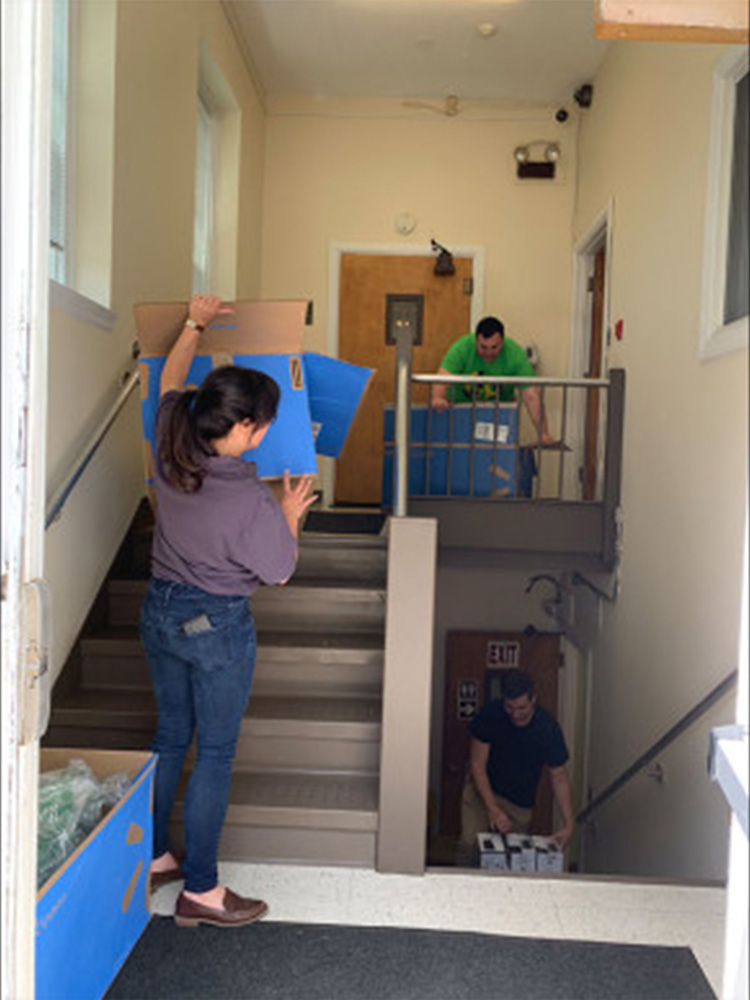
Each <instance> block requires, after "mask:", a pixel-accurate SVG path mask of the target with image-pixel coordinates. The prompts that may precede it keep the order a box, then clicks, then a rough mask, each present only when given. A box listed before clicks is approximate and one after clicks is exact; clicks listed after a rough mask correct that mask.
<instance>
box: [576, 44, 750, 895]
mask: <svg viewBox="0 0 750 1000" xmlns="http://www.w3.org/2000/svg"><path fill="white" fill-rule="evenodd" d="M725 51H726V50H725V48H724V47H719V46H716V47H714V46H697V45H685V44H671V45H670V44H650V43H647V44H642V43H634V42H624V43H618V44H616V45H615V46H614V47H613V48H612V50H611V52H610V53H609V55H608V57H607V58H606V60H605V63H604V64H603V66H602V68H601V70H600V72H599V74H598V75H597V78H596V80H595V90H594V102H593V106H592V108H591V110H590V111H589V112H588V113H587V117H586V120H585V123H584V124H583V126H582V135H581V147H580V163H581V169H580V181H579V202H578V206H577V210H576V214H575V219H574V229H575V236H576V238H577V237H578V236H579V235H580V234H582V233H584V232H586V230H587V229H588V228H589V226H590V225H591V223H592V221H593V220H594V219H595V218H596V216H597V215H598V214H599V213H600V212H601V211H602V209H603V208H604V207H605V206H606V204H607V201H608V200H609V199H610V198H613V199H614V206H615V207H614V227H613V251H612V262H611V266H612V280H611V316H610V319H611V320H612V321H613V322H614V321H616V320H618V319H622V320H623V321H624V337H623V340H622V342H621V343H617V342H614V345H613V347H612V350H611V351H610V355H609V362H610V364H611V365H613V366H622V367H624V368H625V369H626V371H627V380H628V381H627V393H626V413H625V454H624V472H623V511H624V519H625V520H624V558H623V564H622V586H621V592H620V597H619V599H618V600H617V602H616V603H615V604H614V605H606V606H605V608H604V616H603V628H602V631H601V634H600V635H599V636H598V637H597V638H596V641H595V644H594V651H593V693H594V695H593V716H592V742H591V753H590V784H591V785H592V786H593V788H594V790H595V791H600V790H601V789H602V788H603V786H604V785H605V784H606V783H607V782H609V781H610V780H612V779H613V778H614V777H616V775H617V774H618V773H619V771H621V770H622V769H624V768H625V767H626V766H627V765H629V764H630V763H631V762H632V761H633V760H634V759H635V758H637V757H638V756H639V755H640V754H641V753H642V752H644V751H645V750H646V749H647V748H648V747H649V745H650V744H651V743H652V742H654V741H655V740H656V739H658V738H659V737H660V736H661V735H662V734H663V732H664V731H665V730H666V729H668V728H669V726H671V725H672V724H673V723H675V722H676V721H677V720H678V719H679V718H680V716H681V715H682V714H683V713H685V712H686V711H688V710H689V709H690V708H692V706H693V705H694V704H695V703H696V702H697V701H698V700H699V699H700V698H702V697H703V696H704V695H705V694H707V693H708V691H709V690H710V689H711V688H712V687H713V686H714V685H715V684H716V683H718V681H719V680H721V679H722V678H723V677H724V676H725V675H726V674H727V673H729V671H730V670H731V669H733V668H734V667H735V666H736V665H737V651H738V627H739V615H740V578H741V554H742V538H743V527H744V512H745V505H746V502H747V499H746V498H747V443H748V442H747V361H748V359H747V351H742V352H737V353H734V354H732V355H729V356H725V357H722V358H719V359H717V360H715V361H711V362H709V363H701V362H699V360H698V342H699V329H698V324H699V317H700V304H701V303H700V292H701V279H702V266H703V229H704V211H705V208H704V206H705V199H706V178H707V167H708V136H709V119H710V108H711V93H712V71H713V67H714V65H715V63H716V61H717V60H718V59H719V58H720V57H721V56H722V55H723V54H724V52H725ZM732 701H733V700H732V698H727V699H725V701H724V702H723V703H722V704H720V705H719V706H717V707H716V709H715V710H714V711H713V712H712V713H711V715H710V716H709V717H708V718H707V719H706V720H705V721H704V722H703V723H702V724H701V725H700V727H699V729H697V730H696V731H695V732H694V733H693V734H691V735H690V736H689V737H685V738H684V739H683V740H682V741H681V743H680V744H677V745H676V746H675V747H674V748H673V749H672V750H671V751H669V753H668V754H667V755H666V756H665V758H664V760H663V761H662V763H663V766H664V768H665V771H666V781H665V782H664V783H663V784H661V785H657V784H655V783H654V782H653V781H651V780H650V779H648V778H639V779H636V782H635V783H634V785H633V786H632V787H631V789H630V790H629V791H627V792H626V793H623V797H621V798H619V799H616V800H614V801H613V803H612V806H611V807H607V808H605V809H604V810H603V811H602V812H601V814H600V815H599V816H598V819H597V832H596V838H595V841H594V842H593V844H592V845H591V848H590V853H589V861H590V863H591V864H592V866H593V867H594V869H595V870H596V869H598V870H604V871H613V870H614V871H623V872H628V873H632V874H639V873H640V874H647V875H651V874H659V875H672V876H675V877H695V878H722V877H723V876H724V873H725V858H726V847H727V810H726V807H725V806H724V803H723V798H722V795H721V793H720V791H719V789H718V787H717V786H715V785H713V784H712V783H711V782H710V781H709V779H708V776H707V772H706V753H707V749H708V735H709V731H710V728H711V726H714V725H718V724H720V723H721V722H726V721H730V720H731V719H732V717H733V704H732ZM623 810H624V811H625V814H626V815H627V817H628V821H629V822H628V823H625V822H623V821H622V820H623ZM631 821H632V825H631ZM635 831H640V833H636V832H635Z"/></svg>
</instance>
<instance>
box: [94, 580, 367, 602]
mask: <svg viewBox="0 0 750 1000" xmlns="http://www.w3.org/2000/svg"><path fill="white" fill-rule="evenodd" d="M108 586H109V588H110V590H112V591H114V592H115V593H117V592H119V593H124V594H145V592H146V589H147V588H148V580H134V579H132V578H129V577H112V578H110V579H109V580H108ZM295 590H299V591H309V590H312V591H318V590H320V591H326V590H334V591H343V592H346V591H351V592H353V593H355V594H359V593H367V592H368V591H371V590H376V591H378V592H382V591H384V590H385V580H384V579H382V578H379V577H368V578H365V579H356V580H335V579H331V578H330V577H321V576H312V575H311V576H302V577H300V578H297V577H292V578H291V580H290V581H289V583H285V584H284V585H283V586H275V587H265V586H262V587H259V588H258V590H256V591H255V593H254V594H253V595H252V600H258V598H259V597H260V598H262V597H264V596H267V595H273V596H276V595H277V594H280V593H289V592H290V591H291V592H294V591H295Z"/></svg>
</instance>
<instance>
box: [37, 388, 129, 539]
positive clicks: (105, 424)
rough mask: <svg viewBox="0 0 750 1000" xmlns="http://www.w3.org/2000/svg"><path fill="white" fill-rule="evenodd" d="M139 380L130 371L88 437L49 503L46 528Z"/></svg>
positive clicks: (58, 514)
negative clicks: (76, 460)
mask: <svg viewBox="0 0 750 1000" xmlns="http://www.w3.org/2000/svg"><path fill="white" fill-rule="evenodd" d="M139 382H140V373H139V372H138V371H137V370H136V371H134V372H130V374H129V375H128V376H127V379H126V381H125V382H124V384H123V387H122V389H121V390H120V393H119V395H118V397H117V399H116V400H115V402H114V403H113V404H112V406H111V407H110V409H109V412H108V413H107V415H106V416H105V417H104V419H103V420H102V422H101V423H100V424H99V426H98V427H97V429H96V430H95V431H94V433H93V434H92V435H91V437H90V438H89V439H88V441H87V443H86V446H85V448H84V449H83V451H82V454H81V458H80V459H79V460H78V462H77V464H76V466H75V468H74V469H73V471H72V472H71V474H70V475H69V476H68V478H67V479H66V480H65V482H64V483H63V484H62V486H61V487H60V488H59V489H58V490H57V492H56V493H55V495H54V496H53V497H52V499H51V500H50V502H49V503H48V505H47V514H46V519H45V522H44V527H45V529H46V528H49V526H50V525H51V524H52V523H53V522H54V521H56V520H57V518H58V517H59V516H60V514H61V513H62V509H63V507H64V506H65V503H66V502H67V499H68V497H69V496H70V494H71V493H72V492H73V490H74V489H75V487H76V484H77V483H78V480H79V479H80V478H81V476H82V475H83V473H84V471H85V470H86V467H87V466H88V464H89V462H90V461H91V459H92V458H93V457H94V455H95V454H96V451H97V449H98V448H99V445H100V444H101V443H102V441H103V440H104V438H105V437H106V435H107V432H108V431H109V429H110V427H111V426H112V424H113V423H114V422H115V420H116V419H117V417H118V415H119V413H120V411H121V410H122V408H123V407H124V406H125V403H126V402H127V401H128V398H129V397H130V395H131V394H132V392H133V390H134V389H135V387H136V386H137V385H138V383H139Z"/></svg>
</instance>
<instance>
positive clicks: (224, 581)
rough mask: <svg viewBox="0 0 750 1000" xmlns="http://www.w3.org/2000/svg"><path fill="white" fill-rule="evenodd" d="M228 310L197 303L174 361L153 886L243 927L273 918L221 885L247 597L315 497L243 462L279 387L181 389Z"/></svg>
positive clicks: (168, 404)
mask: <svg viewBox="0 0 750 1000" xmlns="http://www.w3.org/2000/svg"><path fill="white" fill-rule="evenodd" d="M229 312H231V309H229V308H227V307H225V306H223V305H222V302H221V300H220V299H219V298H217V297H216V296H212V295H196V296H194V297H193V299H192V300H191V302H190V306H189V311H188V318H187V320H186V322H185V325H184V327H183V329H182V330H181V332H180V334H179V336H178V338H177V341H176V342H175V344H174V346H173V347H172V349H171V351H170V353H169V356H168V357H167V360H166V362H165V365H164V369H163V372H162V376H161V385H160V403H159V412H158V415H157V424H156V454H155V456H154V492H155V497H156V507H157V511H156V528H155V532H154V543H153V550H152V579H151V581H150V583H149V589H148V594H147V597H146V601H145V603H144V606H143V610H142V613H141V638H142V641H143V644H144V647H145V649H146V654H147V657H148V662H149V668H150V671H151V677H152V681H153V686H154V693H155V696H156V704H157V709H158V722H157V731H156V738H155V741H154V749H155V750H156V752H157V753H158V755H159V761H158V764H157V769H156V777H155V783H154V860H153V862H152V865H151V883H152V887H154V886H158V885H163V884H166V883H167V882H172V881H177V880H178V879H182V878H183V877H184V880H185V887H184V890H183V891H182V892H181V893H180V895H179V897H178V899H177V906H176V909H175V922H176V923H177V924H179V925H180V926H181V927H194V926H197V925H198V924H200V923H206V924H214V925H217V926H221V927H226V926H238V927H239V926H243V925H245V924H249V923H252V922H253V921H254V920H257V919H259V918H260V917H262V916H263V915H264V914H265V913H266V912H267V910H268V907H267V905H266V904H265V903H264V902H263V901H261V900H256V899H246V898H243V897H241V896H238V895H237V894H236V893H234V892H232V890H231V889H229V888H226V887H224V886H222V885H220V884H219V880H218V861H217V858H218V849H219V839H220V836H221V831H222V827H223V825H224V818H225V815H226V810H227V806H228V803H229V787H230V781H231V771H232V762H233V760H234V755H235V750H236V746H237V739H238V736H239V733H240V726H241V724H242V718H243V715H244V713H245V708H246V706H247V701H248V698H249V696H250V687H251V684H252V677H253V668H254V665H255V652H256V636H255V626H254V623H253V618H252V614H251V611H250V605H249V601H248V598H249V597H250V596H251V595H252V594H253V593H254V591H255V590H257V588H258V587H259V586H260V585H261V584H281V583H286V581H287V580H288V579H289V577H290V576H291V575H292V573H293V572H294V568H295V566H296V562H297V534H298V530H299V521H300V518H301V517H302V515H303V514H304V512H305V510H306V509H307V508H308V507H309V506H310V504H311V503H312V502H313V500H314V496H313V495H312V480H311V478H310V477H303V478H302V479H301V480H300V481H299V482H298V483H297V485H296V486H295V487H294V488H292V487H291V485H290V481H289V477H288V476H286V477H285V480H284V492H283V496H282V498H281V501H280V502H277V501H276V499H275V498H274V496H273V494H272V493H271V491H270V490H269V489H268V488H267V487H266V486H265V485H264V484H263V483H261V482H260V481H259V480H258V478H257V476H256V474H255V468H254V466H253V465H252V464H250V463H248V462H245V461H243V460H242V457H241V456H242V455H243V454H244V453H245V452H246V451H248V450H250V449H252V448H256V447H257V446H258V445H259V444H260V442H261V441H262V440H263V438H264V436H265V434H266V432H267V431H268V428H269V426H270V424H271V421H272V420H273V419H274V417H275V415H276V409H277V407H278V402H279V387H278V385H277V384H276V382H274V380H273V379H271V378H270V377H269V376H267V375H265V374H263V373H261V372H257V371H252V370H249V369H243V368H237V367H234V366H225V367H223V368H218V369H215V370H214V371H213V372H211V374H210V375H209V376H208V377H207V378H206V379H205V381H204V382H203V384H202V385H201V386H200V388H198V389H192V390H188V391H185V389H184V385H185V379H186V377H187V374H188V372H189V370H190V366H191V364H192V361H193V357H194V356H195V352H196V349H197V346H198V341H199V338H200V335H201V333H202V332H203V330H204V329H205V328H206V327H207V326H208V325H209V324H210V323H211V322H212V321H213V320H214V319H215V318H216V317H217V316H218V315H220V314H226V313H229ZM194 733H196V734H197V747H198V754H197V760H196V762H195V765H194V767H193V770H192V773H191V775H190V780H189V782H188V786H187V792H186V796H185V806H184V825H185V856H184V859H183V861H182V864H181V865H180V863H178V861H177V859H176V857H175V856H174V854H173V853H172V852H171V851H170V850H169V842H168V836H169V818H170V814H171V812H172V806H173V804H174V799H175V795H176V792H177V786H178V784H179V780H180V775H181V773H182V768H183V765H184V762H185V755H186V754H187V751H188V748H189V746H190V744H191V741H192V738H193V734H194Z"/></svg>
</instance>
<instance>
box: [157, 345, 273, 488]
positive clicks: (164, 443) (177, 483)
mask: <svg viewBox="0 0 750 1000" xmlns="http://www.w3.org/2000/svg"><path fill="white" fill-rule="evenodd" d="M280 395H281V393H280V391H279V387H278V385H277V384H276V382H275V381H274V380H273V379H272V378H271V377H270V376H269V375H266V374H264V373H263V372H259V371H254V370H253V369H249V368H236V367H235V366H233V365H226V366H224V367H223V368H216V369H214V371H212V372H211V373H210V375H209V376H208V377H207V378H206V380H205V381H204V383H203V385H202V386H201V387H200V388H199V389H189V390H187V391H185V392H183V393H181V395H180V398H179V399H178V400H177V401H176V402H175V403H174V405H173V406H172V407H171V408H170V410H169V412H168V415H167V420H166V424H165V427H164V431H163V433H162V435H161V441H160V443H159V459H160V461H161V464H162V468H163V470H164V475H165V476H166V478H167V479H168V480H169V482H170V483H171V484H172V486H174V487H176V488H177V489H178V490H182V492H183V493H195V492H196V491H197V490H199V489H200V488H201V486H202V484H203V479H204V476H205V474H206V460H207V459H208V458H209V457H210V456H211V455H214V454H216V452H215V451H214V447H213V442H214V441H216V440H218V439H219V438H223V437H225V436H226V435H227V434H228V433H229V432H230V431H231V429H232V427H233V426H234V425H235V424H237V423H240V422H241V421H243V420H250V421H251V422H252V423H253V424H255V425H256V426H257V427H265V426H266V425H267V424H270V423H271V421H272V420H273V419H274V417H275V416H276V410H277V409H278V405H279V398H280Z"/></svg>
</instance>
